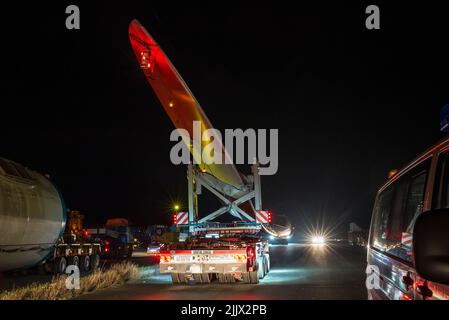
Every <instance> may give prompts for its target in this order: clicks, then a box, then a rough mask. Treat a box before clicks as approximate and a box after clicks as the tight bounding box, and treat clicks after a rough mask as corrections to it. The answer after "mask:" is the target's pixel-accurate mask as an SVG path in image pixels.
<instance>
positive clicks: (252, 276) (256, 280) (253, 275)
mask: <svg viewBox="0 0 449 320" xmlns="http://www.w3.org/2000/svg"><path fill="white" fill-rule="evenodd" d="M249 281H250V283H251V284H258V283H259V275H258V274H257V271H250V272H249Z"/></svg>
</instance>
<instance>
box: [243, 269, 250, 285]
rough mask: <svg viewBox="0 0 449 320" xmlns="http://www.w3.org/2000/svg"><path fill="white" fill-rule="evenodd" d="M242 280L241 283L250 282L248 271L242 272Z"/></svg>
mask: <svg viewBox="0 0 449 320" xmlns="http://www.w3.org/2000/svg"><path fill="white" fill-rule="evenodd" d="M242 281H243V283H251V279H250V278H249V272H244V273H242Z"/></svg>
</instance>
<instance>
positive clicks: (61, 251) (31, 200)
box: [0, 158, 101, 273]
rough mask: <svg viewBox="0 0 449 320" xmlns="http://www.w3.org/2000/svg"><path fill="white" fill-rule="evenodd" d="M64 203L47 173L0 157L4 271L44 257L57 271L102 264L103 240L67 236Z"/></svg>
mask: <svg viewBox="0 0 449 320" xmlns="http://www.w3.org/2000/svg"><path fill="white" fill-rule="evenodd" d="M66 219H67V216H66V208H65V205H64V200H63V198H62V196H61V194H60V193H59V191H58V190H57V188H56V187H55V186H54V185H53V184H52V183H51V182H50V180H49V179H47V178H46V177H45V176H43V175H41V174H39V173H37V172H35V171H32V170H29V169H27V168H25V167H24V166H22V165H20V164H18V163H16V162H13V161H10V160H6V159H3V158H0V271H8V270H16V269H26V268H30V267H33V266H35V265H37V264H39V263H44V262H45V263H46V265H47V266H50V267H51V269H52V270H53V271H54V272H56V273H63V272H64V271H65V269H66V266H67V265H68V264H76V265H79V266H80V268H81V269H84V270H88V269H90V268H92V267H97V266H98V264H99V252H100V251H101V246H100V244H95V243H81V242H80V241H78V242H76V241H74V242H70V241H64V240H63V234H64V230H65V225H66Z"/></svg>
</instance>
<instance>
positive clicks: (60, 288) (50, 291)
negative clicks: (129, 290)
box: [0, 262, 140, 300]
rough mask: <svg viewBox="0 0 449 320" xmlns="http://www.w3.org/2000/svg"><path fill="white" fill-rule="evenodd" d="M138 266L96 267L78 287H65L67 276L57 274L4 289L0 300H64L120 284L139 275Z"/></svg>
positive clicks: (128, 263) (0, 294) (127, 263)
mask: <svg viewBox="0 0 449 320" xmlns="http://www.w3.org/2000/svg"><path fill="white" fill-rule="evenodd" d="M139 274H140V272H139V268H138V266H137V265H135V264H133V263H131V262H122V263H117V264H114V265H112V266H111V267H110V268H108V269H98V270H95V271H93V272H92V273H91V274H89V275H87V276H84V277H81V278H80V283H79V284H80V285H79V289H71V290H69V289H67V286H66V280H67V276H65V275H62V276H57V277H55V278H54V279H53V281H51V282H48V283H42V284H40V283H33V284H31V285H29V286H26V287H22V288H18V289H13V290H10V291H4V292H1V293H0V300H66V299H72V298H75V297H78V296H80V295H82V294H85V293H89V292H93V291H95V290H98V289H104V288H108V287H112V286H118V285H121V284H123V283H125V282H127V281H129V280H133V279H137V278H138V277H139Z"/></svg>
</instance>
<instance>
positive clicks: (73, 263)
mask: <svg viewBox="0 0 449 320" xmlns="http://www.w3.org/2000/svg"><path fill="white" fill-rule="evenodd" d="M79 265H80V258H79V257H78V256H73V257H70V258H69V266H77V267H79Z"/></svg>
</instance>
